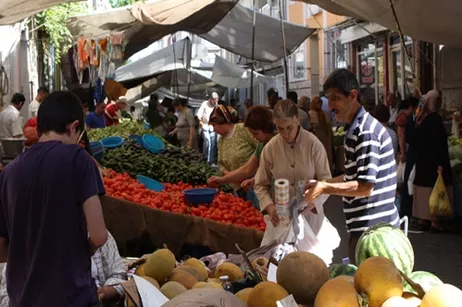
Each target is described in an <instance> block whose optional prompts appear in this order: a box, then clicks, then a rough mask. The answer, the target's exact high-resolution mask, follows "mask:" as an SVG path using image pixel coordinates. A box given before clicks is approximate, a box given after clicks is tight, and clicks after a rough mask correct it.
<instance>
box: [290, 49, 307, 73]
mask: <svg viewBox="0 0 462 307" xmlns="http://www.w3.org/2000/svg"><path fill="white" fill-rule="evenodd" d="M304 47H305V46H304V44H302V45H301V46H300V47H298V49H297V50H296V51H295V52H294V53H293V54H292V57H291V61H290V63H291V66H292V69H291V70H292V72H293V73H292V76H293V79H294V80H305V79H306V65H305V58H306V55H305V48H304Z"/></svg>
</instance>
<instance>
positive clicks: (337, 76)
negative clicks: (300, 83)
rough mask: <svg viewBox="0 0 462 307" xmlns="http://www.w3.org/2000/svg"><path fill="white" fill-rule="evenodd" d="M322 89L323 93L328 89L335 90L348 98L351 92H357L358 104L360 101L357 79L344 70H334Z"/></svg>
mask: <svg viewBox="0 0 462 307" xmlns="http://www.w3.org/2000/svg"><path fill="white" fill-rule="evenodd" d="M322 89H323V91H324V92H326V91H327V90H328V89H336V90H339V91H341V92H342V93H343V94H344V95H345V96H349V95H350V92H351V91H352V90H357V91H358V99H357V100H358V102H359V101H360V97H359V82H358V79H357V78H356V75H355V74H354V73H352V72H351V71H349V70H348V69H345V68H341V69H336V70H334V71H333V72H332V73H331V74H330V75H329V77H327V80H326V82H324V85H323V86H322Z"/></svg>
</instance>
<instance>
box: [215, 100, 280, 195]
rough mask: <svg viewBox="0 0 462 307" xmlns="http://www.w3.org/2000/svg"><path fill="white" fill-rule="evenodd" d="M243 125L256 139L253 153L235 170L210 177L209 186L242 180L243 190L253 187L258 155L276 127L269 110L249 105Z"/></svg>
mask: <svg viewBox="0 0 462 307" xmlns="http://www.w3.org/2000/svg"><path fill="white" fill-rule="evenodd" d="M244 126H245V127H246V128H247V129H248V130H249V132H250V133H251V134H252V136H253V138H254V139H256V140H257V141H258V144H257V148H256V149H255V152H254V154H253V155H252V157H251V158H250V159H249V161H247V163H246V164H244V165H243V166H241V167H240V168H238V169H237V170H235V171H232V172H229V173H228V174H227V175H225V176H223V177H218V176H212V177H210V178H209V180H208V184H209V185H210V186H212V187H217V186H219V185H224V184H230V183H233V182H242V183H241V187H242V188H243V189H244V190H247V189H250V188H253V186H254V184H255V178H254V176H255V173H256V172H257V170H258V165H259V164H260V156H261V153H262V151H263V147H264V146H265V145H266V143H268V142H269V141H270V140H271V139H272V138H273V136H274V135H275V134H276V127H275V125H274V122H273V115H272V113H271V110H270V109H269V108H268V107H265V106H255V107H251V108H250V109H249V113H248V114H247V116H246V117H245V121H244Z"/></svg>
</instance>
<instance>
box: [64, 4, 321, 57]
mask: <svg viewBox="0 0 462 307" xmlns="http://www.w3.org/2000/svg"><path fill="white" fill-rule="evenodd" d="M236 2H237V0H189V1H188V0H160V1H156V2H148V3H140V2H137V3H135V4H134V5H133V7H125V8H120V9H115V10H110V11H108V12H104V13H96V14H90V15H85V16H78V17H73V18H71V19H70V21H69V23H68V26H69V29H70V31H71V33H72V34H73V35H74V36H75V37H79V36H86V37H90V38H95V37H102V36H107V35H109V34H110V33H111V32H113V31H121V32H123V33H124V34H125V36H126V37H127V39H128V40H129V41H128V44H127V46H126V47H125V56H126V57H129V56H131V55H132V54H134V53H135V52H137V51H140V50H142V49H144V48H145V47H147V46H149V45H150V44H151V43H153V42H155V41H157V40H159V39H160V38H162V37H164V36H165V35H167V34H171V33H175V32H177V31H187V32H191V33H194V34H197V35H199V36H201V37H203V38H204V39H206V40H208V41H210V42H211V43H214V44H215V45H218V46H219V47H221V48H224V49H226V50H229V51H231V52H234V53H236V54H239V55H242V56H244V57H247V58H252V22H253V11H252V10H250V9H248V8H245V7H243V6H241V5H235V3H236ZM193 4H195V5H194V6H193ZM233 7H234V8H233ZM232 8H233V9H232ZM231 9H232V10H231ZM230 10H231V11H230ZM228 12H229V13H228ZM284 29H285V32H284V33H285V38H286V49H287V50H286V52H287V53H288V54H289V53H291V52H292V51H294V50H295V49H296V48H297V47H298V46H299V45H300V44H301V43H303V42H304V41H305V39H306V38H307V37H308V36H309V35H311V33H313V31H314V30H313V29H309V28H307V27H304V26H299V25H295V24H292V23H288V22H284ZM255 34H256V35H255V60H257V61H262V62H273V61H275V60H278V59H281V58H282V57H283V56H284V48H283V47H282V38H281V26H280V21H279V19H276V18H273V17H270V16H266V15H263V14H260V13H257V18H256V28H255Z"/></svg>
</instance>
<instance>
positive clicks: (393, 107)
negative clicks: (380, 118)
mask: <svg viewBox="0 0 462 307" xmlns="http://www.w3.org/2000/svg"><path fill="white" fill-rule="evenodd" d="M387 106H388V108H389V109H390V120H389V121H388V125H389V126H390V128H392V129H394V128H395V122H396V118H398V99H397V98H396V96H395V94H393V93H388V95H387Z"/></svg>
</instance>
